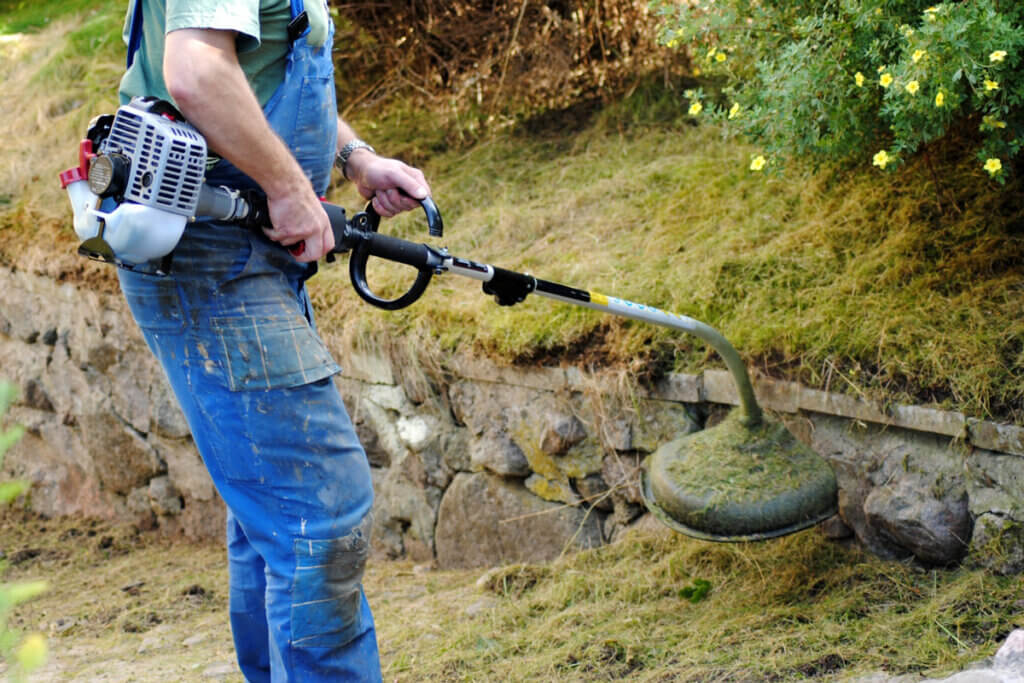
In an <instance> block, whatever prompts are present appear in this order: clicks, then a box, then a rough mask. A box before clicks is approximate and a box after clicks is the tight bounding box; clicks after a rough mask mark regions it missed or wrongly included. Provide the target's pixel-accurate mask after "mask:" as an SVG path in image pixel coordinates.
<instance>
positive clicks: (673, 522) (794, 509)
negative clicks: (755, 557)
mask: <svg viewBox="0 0 1024 683" xmlns="http://www.w3.org/2000/svg"><path fill="white" fill-rule="evenodd" d="M742 420H743V417H742V414H741V412H740V411H738V410H734V411H732V412H731V413H730V414H729V416H728V417H727V418H726V419H725V421H724V422H722V423H721V424H719V425H716V426H714V427H712V428H710V429H705V430H703V431H700V432H696V433H694V434H691V435H687V436H685V437H681V438H679V439H676V440H674V441H670V442H669V443H666V444H664V445H663V446H661V447H660V448H659V449H658V450H657V451H655V452H654V453H653V454H652V455H651V456H650V458H648V460H647V463H646V465H645V469H644V473H643V496H644V502H645V503H646V505H647V508H648V509H649V510H650V511H651V513H652V514H653V515H654V516H655V517H657V518H658V520H659V521H661V522H663V523H664V524H665V525H667V526H669V527H670V528H672V529H674V530H676V531H679V532H680V533H683V534H686V535H688V536H693V537H695V538H700V539H704V540H713V541H755V540H763V539H767V538H774V537H776V536H784V535H786V534H790V533H793V532H795V531H799V530H801V529H804V528H807V527H810V526H813V525H814V524H817V523H819V522H822V521H824V520H825V519H828V518H829V517H831V516H832V515H834V514H836V500H837V487H836V478H835V473H834V472H833V471H832V468H831V466H829V464H828V463H827V462H826V461H825V460H824V459H823V458H821V457H820V456H819V455H818V454H817V453H815V452H814V451H813V450H811V449H810V448H808V447H807V446H804V445H803V444H801V443H800V442H799V441H797V440H796V438H795V437H794V436H793V435H792V434H791V433H790V432H789V431H788V430H787V429H786V427H785V426H784V425H783V424H782V423H781V422H779V421H777V420H775V419H772V418H769V417H767V416H765V417H764V419H763V421H762V422H761V424H760V425H757V426H755V427H753V428H751V427H747V426H746V425H744V424H743V421H742Z"/></svg>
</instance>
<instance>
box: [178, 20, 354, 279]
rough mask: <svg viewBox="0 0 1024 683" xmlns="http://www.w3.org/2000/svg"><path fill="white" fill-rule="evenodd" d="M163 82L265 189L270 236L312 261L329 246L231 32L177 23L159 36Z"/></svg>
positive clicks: (323, 219) (321, 217)
mask: <svg viewBox="0 0 1024 683" xmlns="http://www.w3.org/2000/svg"><path fill="white" fill-rule="evenodd" d="M163 67H164V81H165V82H166V84H167V90H168V92H170V94H171V97H173V98H174V101H175V103H176V104H177V105H178V107H179V108H180V109H181V112H182V114H184V115H185V118H187V119H188V120H189V122H191V123H192V124H193V125H194V126H195V127H196V128H198V129H199V130H200V131H201V132H202V133H203V135H204V136H205V137H206V140H207V143H208V144H209V146H210V148H211V149H212V150H214V151H216V152H217V154H219V155H221V156H222V157H224V158H225V159H227V160H228V161H230V162H231V163H233V164H234V165H235V166H237V167H238V168H239V169H240V170H241V171H242V172H243V173H245V174H246V175H248V176H249V177H250V178H252V179H253V180H255V181H256V183H257V184H259V186H260V187H261V188H262V189H263V191H264V192H266V193H267V206H268V209H269V212H270V220H271V222H272V223H273V228H272V229H268V230H267V231H266V234H267V236H268V237H270V239H272V240H274V241H276V242H280V243H281V244H283V245H285V246H291V245H294V244H297V243H299V242H305V249H304V250H303V252H302V254H301V255H300V256H297V257H296V260H298V261H303V262H308V261H316V260H319V259H320V258H321V257H323V256H324V255H326V254H327V253H328V252H329V251H330V250H331V249H333V248H334V235H333V233H332V232H331V225H330V221H329V220H328V219H327V214H326V213H325V212H324V209H323V207H322V206H321V205H320V200H319V199H318V198H317V196H316V193H315V192H314V191H313V186H312V185H311V184H310V182H309V179H308V178H307V177H306V175H305V173H303V171H302V168H301V167H300V166H299V163H298V162H297V161H296V160H295V157H293V156H292V154H291V152H290V151H289V150H288V148H287V146H286V145H285V144H284V142H282V141H281V139H280V138H279V137H277V135H276V134H275V133H274V131H273V130H272V129H271V128H270V125H269V124H268V123H267V120H266V117H265V116H264V115H263V109H262V108H261V107H260V105H259V101H258V100H257V99H256V95H255V94H254V93H253V91H252V88H251V87H250V86H249V82H248V81H247V80H246V78H245V73H244V72H243V71H242V68H241V66H239V64H238V55H237V53H236V51H235V33H234V32H233V31H218V30H208V29H183V30H178V31H172V32H170V33H168V34H167V38H166V44H165V50H164V65H163Z"/></svg>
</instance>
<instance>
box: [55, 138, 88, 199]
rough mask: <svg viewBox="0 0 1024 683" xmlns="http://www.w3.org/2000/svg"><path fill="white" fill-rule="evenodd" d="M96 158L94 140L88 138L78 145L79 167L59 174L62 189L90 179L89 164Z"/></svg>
mask: <svg viewBox="0 0 1024 683" xmlns="http://www.w3.org/2000/svg"><path fill="white" fill-rule="evenodd" d="M95 157H96V154H95V153H93V151H92V140H89V139H88V138H86V139H85V140H82V142H81V143H80V144H79V145H78V166H75V167H74V168H69V169H68V170H66V171H63V172H61V173H60V174H59V176H58V177H59V178H60V186H61V188H66V187H67V186H68V185H70V184H71V183H74V182H78V181H79V180H88V179H89V162H90V161H92V160H93V158H95Z"/></svg>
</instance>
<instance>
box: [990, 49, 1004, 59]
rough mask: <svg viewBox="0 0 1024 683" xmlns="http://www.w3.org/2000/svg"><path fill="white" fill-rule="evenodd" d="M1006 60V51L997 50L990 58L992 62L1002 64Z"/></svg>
mask: <svg viewBox="0 0 1024 683" xmlns="http://www.w3.org/2000/svg"><path fill="white" fill-rule="evenodd" d="M1004 59H1006V50H996V51H995V52H993V53H992V54H990V55H989V56H988V61H990V62H1001V61H1003V60H1004Z"/></svg>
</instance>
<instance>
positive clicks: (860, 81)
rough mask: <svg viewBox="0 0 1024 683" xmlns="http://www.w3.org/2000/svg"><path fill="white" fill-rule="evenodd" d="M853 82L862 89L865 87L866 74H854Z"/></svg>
mask: <svg viewBox="0 0 1024 683" xmlns="http://www.w3.org/2000/svg"><path fill="white" fill-rule="evenodd" d="M853 81H854V83H856V84H857V87H858V88H860V87H862V86H863V85H864V74H862V73H861V72H859V71H858V72H857V73H855V74H853Z"/></svg>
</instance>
